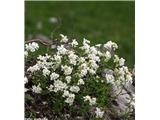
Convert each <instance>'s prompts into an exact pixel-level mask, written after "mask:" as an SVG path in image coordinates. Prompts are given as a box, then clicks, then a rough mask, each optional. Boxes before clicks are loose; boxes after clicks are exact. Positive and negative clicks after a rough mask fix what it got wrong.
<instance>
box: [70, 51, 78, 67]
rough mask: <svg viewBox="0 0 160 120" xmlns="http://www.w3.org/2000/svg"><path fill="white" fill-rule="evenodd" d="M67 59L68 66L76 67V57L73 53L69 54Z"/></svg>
mask: <svg viewBox="0 0 160 120" xmlns="http://www.w3.org/2000/svg"><path fill="white" fill-rule="evenodd" d="M68 58H69V61H70V64H73V65H76V63H77V58H78V56H77V55H75V54H74V52H70V53H69V56H68Z"/></svg>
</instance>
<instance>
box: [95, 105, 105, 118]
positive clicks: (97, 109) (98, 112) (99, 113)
mask: <svg viewBox="0 0 160 120" xmlns="http://www.w3.org/2000/svg"><path fill="white" fill-rule="evenodd" d="M95 113H96V118H102V117H103V114H104V111H101V109H100V108H98V107H96V111H95Z"/></svg>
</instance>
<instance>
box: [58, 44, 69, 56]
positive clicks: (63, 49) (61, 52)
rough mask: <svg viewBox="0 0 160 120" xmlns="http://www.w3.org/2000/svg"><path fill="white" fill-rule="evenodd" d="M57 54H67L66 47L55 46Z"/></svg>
mask: <svg viewBox="0 0 160 120" xmlns="http://www.w3.org/2000/svg"><path fill="white" fill-rule="evenodd" d="M57 50H58V54H62V55H65V54H67V49H66V48H65V47H64V45H61V46H57Z"/></svg>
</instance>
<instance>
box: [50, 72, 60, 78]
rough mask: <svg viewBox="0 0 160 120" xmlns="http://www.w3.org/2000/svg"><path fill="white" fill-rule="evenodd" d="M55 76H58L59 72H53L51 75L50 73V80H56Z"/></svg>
mask: <svg viewBox="0 0 160 120" xmlns="http://www.w3.org/2000/svg"><path fill="white" fill-rule="evenodd" d="M57 78H59V74H57V73H55V72H53V73H52V74H51V75H50V79H51V80H56V79H57Z"/></svg>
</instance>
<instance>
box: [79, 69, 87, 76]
mask: <svg viewBox="0 0 160 120" xmlns="http://www.w3.org/2000/svg"><path fill="white" fill-rule="evenodd" d="M87 72H88V71H87V69H82V70H81V71H80V77H84V76H86V75H87Z"/></svg>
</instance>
